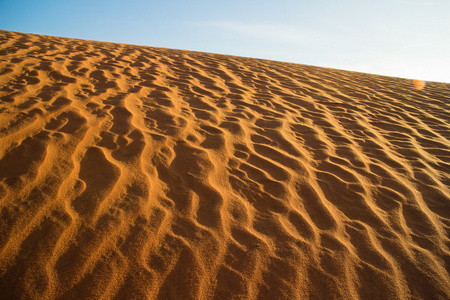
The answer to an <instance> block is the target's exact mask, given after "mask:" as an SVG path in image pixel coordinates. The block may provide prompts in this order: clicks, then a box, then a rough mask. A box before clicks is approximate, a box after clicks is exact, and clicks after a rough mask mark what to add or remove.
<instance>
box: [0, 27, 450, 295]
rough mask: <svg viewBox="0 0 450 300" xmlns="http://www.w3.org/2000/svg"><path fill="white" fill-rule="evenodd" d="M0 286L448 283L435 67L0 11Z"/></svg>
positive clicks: (406, 288) (447, 105) (107, 289)
mask: <svg viewBox="0 0 450 300" xmlns="http://www.w3.org/2000/svg"><path fill="white" fill-rule="evenodd" d="M0 89H1V90H0V298H1V299H449V298H450V276H449V272H450V249H449V247H450V236H449V233H450V190H449V187H450V100H449V99H450V85H449V84H444V83H434V82H431V83H430V82H429V83H427V85H426V86H425V87H424V88H423V89H422V90H416V89H415V87H414V85H413V83H412V81H411V80H406V79H400V78H390V77H383V76H376V75H369V74H363V73H354V72H347V71H339V70H334V69H327V68H318V67H311V66H305V65H298V64H290V63H282V62H274V61H266V60H258V59H251V58H243V57H233V56H225V55H215V54H206V53H197V52H189V51H181V50H169V49H161V48H153V47H144V46H133V45H125V44H113V43H105V42H94V41H83V40H76V39H68V38H57V37H47V36H38V35H31V34H21V33H13V32H7V31H0Z"/></svg>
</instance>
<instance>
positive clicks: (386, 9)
mask: <svg viewBox="0 0 450 300" xmlns="http://www.w3.org/2000/svg"><path fill="white" fill-rule="evenodd" d="M0 29H3V30H11V31H19V32H27V33H37V34H45V35H54V36H63V37H72V38H82V39H90V40H99V41H109V42H121V43H129V44H137V45H147V46H157V47H166V48H176V49H185V50H195V51H203V52H213V53H221V54H230V55H239V56H247V57H256V58H266V59H273V60H279V61H287V62H295V63H301V64H308V65H315V66H324V67H331V68H338V69H345V70H353V71H360V72H366V73H375V74H382V75H390V76H398V77H405V78H417V79H424V80H431V81H443V82H449V83H450V0H377V1H375V0H370V1H369V0H339V1H338V0H309V1H306V0H297V1H294V0H292V1H291V0H277V1H264V0H259V1H253V0H237V1H235V0H228V1H214V0H184V1H180V0H177V1H175V0H174V1H170V0H166V1H162V0H161V1H152V0H150V1H138V0H126V1H115V0H108V1H105V0H90V1H85V0H79V1H64V0H59V1H50V0H47V1H46V0H41V1H27V0H0Z"/></svg>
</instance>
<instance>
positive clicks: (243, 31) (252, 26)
mask: <svg viewBox="0 0 450 300" xmlns="http://www.w3.org/2000/svg"><path fill="white" fill-rule="evenodd" d="M191 25H194V26H199V27H206V28H215V29H218V30H221V31H224V32H227V33H232V34H237V35H240V36H246V37H248V38H253V39H258V40H262V41H266V42H282V43H289V44H300V43H304V42H306V41H307V40H308V39H309V38H310V37H311V32H308V31H306V30H302V29H301V28H298V27H295V26H291V25H287V24H281V23H253V22H239V21H206V22H195V23H191Z"/></svg>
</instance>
